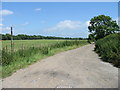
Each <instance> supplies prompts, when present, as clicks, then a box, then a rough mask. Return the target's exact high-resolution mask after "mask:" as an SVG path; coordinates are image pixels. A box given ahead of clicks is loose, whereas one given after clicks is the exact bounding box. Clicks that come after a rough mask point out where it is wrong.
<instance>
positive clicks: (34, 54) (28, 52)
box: [2, 40, 88, 77]
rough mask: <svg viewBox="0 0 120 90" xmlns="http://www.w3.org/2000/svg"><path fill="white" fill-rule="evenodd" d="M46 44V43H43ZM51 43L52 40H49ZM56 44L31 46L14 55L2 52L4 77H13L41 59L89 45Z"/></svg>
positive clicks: (78, 43) (76, 42) (75, 43)
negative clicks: (19, 70)
mask: <svg viewBox="0 0 120 90" xmlns="http://www.w3.org/2000/svg"><path fill="white" fill-rule="evenodd" d="M42 42H44V41H42ZM49 42H50V40H49ZM51 42H54V43H47V44H39V45H38V43H36V44H37V45H36V44H34V46H33V44H29V47H27V48H24V49H23V48H22V49H21V48H20V49H18V48H17V50H16V51H14V53H11V52H10V51H11V50H5V49H4V48H3V50H2V65H3V66H2V70H3V72H2V77H7V76H9V75H11V74H12V73H13V72H15V71H16V70H18V69H20V68H24V67H26V66H28V65H30V64H32V63H34V62H36V61H38V60H40V59H43V58H46V57H48V56H52V55H54V54H56V53H58V52H61V51H65V50H70V49H74V48H77V47H80V46H83V45H86V44H88V43H87V41H85V40H82V41H79V40H78V41H74V40H69V41H54V40H51Z"/></svg>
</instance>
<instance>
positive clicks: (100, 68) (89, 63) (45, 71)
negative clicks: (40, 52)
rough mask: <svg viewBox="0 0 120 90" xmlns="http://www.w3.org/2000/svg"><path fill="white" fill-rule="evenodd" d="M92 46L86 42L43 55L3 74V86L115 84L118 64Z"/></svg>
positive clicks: (82, 86)
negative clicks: (27, 65)
mask: <svg viewBox="0 0 120 90" xmlns="http://www.w3.org/2000/svg"><path fill="white" fill-rule="evenodd" d="M93 50H94V45H86V46H83V47H80V48H77V49H74V50H69V51H65V52H61V53H59V54H56V55H54V56H51V57H48V58H46V59H43V60H41V61H39V62H37V63H35V64H33V65H31V66H29V67H27V68H25V69H21V70H18V71H17V72H16V73H14V74H13V75H12V76H10V77H7V78H5V79H4V80H3V88H59V87H60V88H62V87H63V88H67V87H70V88H117V87H118V68H116V67H113V66H112V65H111V64H109V63H105V62H103V61H101V60H100V59H99V57H98V55H97V54H96V53H95V52H94V51H93Z"/></svg>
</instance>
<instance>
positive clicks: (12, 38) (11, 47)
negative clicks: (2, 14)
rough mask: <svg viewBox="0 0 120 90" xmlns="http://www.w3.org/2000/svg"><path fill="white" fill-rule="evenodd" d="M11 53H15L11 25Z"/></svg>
mask: <svg viewBox="0 0 120 90" xmlns="http://www.w3.org/2000/svg"><path fill="white" fill-rule="evenodd" d="M11 53H13V28H12V27H11Z"/></svg>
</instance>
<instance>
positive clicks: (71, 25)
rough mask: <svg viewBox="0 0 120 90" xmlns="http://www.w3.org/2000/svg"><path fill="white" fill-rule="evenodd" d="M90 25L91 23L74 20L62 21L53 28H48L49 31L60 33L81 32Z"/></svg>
mask: <svg viewBox="0 0 120 90" xmlns="http://www.w3.org/2000/svg"><path fill="white" fill-rule="evenodd" d="M88 25H89V21H87V22H84V23H82V22H80V21H72V20H64V21H60V22H59V23H58V24H56V25H55V26H53V27H50V28H47V29H46V30H47V31H58V30H80V29H83V28H84V27H87V26H88Z"/></svg>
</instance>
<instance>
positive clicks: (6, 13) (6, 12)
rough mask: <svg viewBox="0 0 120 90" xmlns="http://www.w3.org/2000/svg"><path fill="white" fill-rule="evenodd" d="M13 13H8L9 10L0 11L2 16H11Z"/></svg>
mask: <svg viewBox="0 0 120 90" xmlns="http://www.w3.org/2000/svg"><path fill="white" fill-rule="evenodd" d="M13 13H14V12H13V11H10V10H0V15H2V16H7V15H11V14H13Z"/></svg>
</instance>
